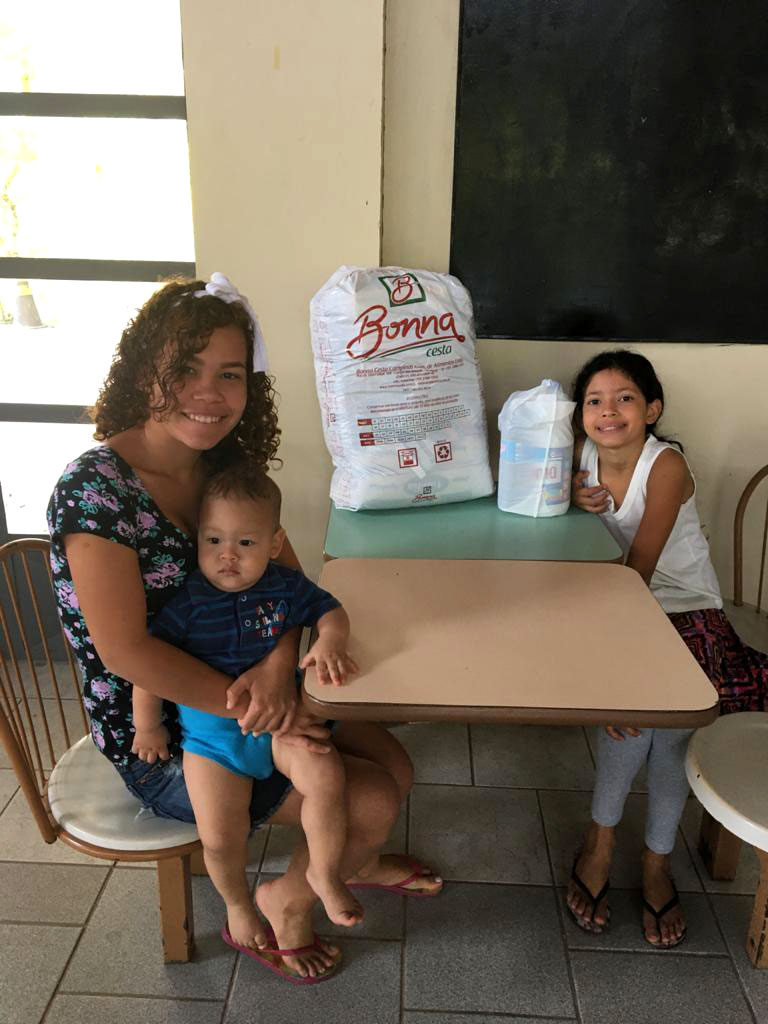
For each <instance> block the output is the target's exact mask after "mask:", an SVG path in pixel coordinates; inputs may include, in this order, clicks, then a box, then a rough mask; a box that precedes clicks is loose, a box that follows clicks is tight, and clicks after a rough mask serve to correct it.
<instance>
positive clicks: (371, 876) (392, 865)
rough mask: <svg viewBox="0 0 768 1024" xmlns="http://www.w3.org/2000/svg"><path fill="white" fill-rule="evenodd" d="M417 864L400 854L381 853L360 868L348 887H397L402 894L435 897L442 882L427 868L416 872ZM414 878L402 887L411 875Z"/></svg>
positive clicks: (441, 886) (349, 881)
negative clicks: (424, 894)
mask: <svg viewBox="0 0 768 1024" xmlns="http://www.w3.org/2000/svg"><path fill="white" fill-rule="evenodd" d="M415 865H417V862H416V861H414V859H413V858H412V857H409V856H407V855H406V854H402V853H383V854H381V855H380V856H378V857H377V858H376V860H374V861H372V862H371V863H370V864H366V865H365V867H364V868H361V869H360V871H358V873H357V874H356V875H353V876H352V878H350V879H349V880H348V884H349V885H397V886H400V887H401V888H402V889H403V891H404V892H415V893H426V894H427V895H430V896H432V895H435V894H436V893H438V892H440V890H441V889H442V888H443V880H442V878H441V877H440V875H436V874H434V873H433V872H432V871H431V870H430V869H429V868H427V867H424V868H423V869H422V871H420V872H417V871H416V867H415ZM413 874H416V878H414V879H412V880H411V881H409V882H408V884H407V885H405V886H404V885H403V884H402V883H403V881H404V880H405V879H407V878H409V877H410V876H411V875H413Z"/></svg>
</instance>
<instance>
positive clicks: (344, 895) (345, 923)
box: [307, 867, 364, 928]
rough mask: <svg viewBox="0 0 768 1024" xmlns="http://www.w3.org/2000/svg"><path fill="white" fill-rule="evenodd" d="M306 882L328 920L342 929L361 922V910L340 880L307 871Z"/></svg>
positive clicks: (309, 869) (352, 926)
mask: <svg viewBox="0 0 768 1024" xmlns="http://www.w3.org/2000/svg"><path fill="white" fill-rule="evenodd" d="M307 881H308V882H309V884H310V886H311V887H312V891H313V892H314V893H315V894H316V895H317V897H318V898H319V900H320V902H321V903H322V904H323V907H324V908H325V912H326V914H327V915H328V920H329V921H333V923H334V924H338V925H341V926H342V927H344V928H354V927H355V925H356V924H360V923H361V921H362V920H363V914H364V911H363V908H362V906H361V905H360V903H359V902H358V901H357V900H356V899H355V897H354V896H353V895H352V893H351V892H350V891H349V889H348V888H347V887H346V885H344V883H343V882H342V881H341V879H340V878H338V877H336V878H334V877H333V876H332V875H320V874H318V873H315V872H313V871H312V868H311V867H309V868H308V869H307Z"/></svg>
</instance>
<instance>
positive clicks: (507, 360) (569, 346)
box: [382, 0, 768, 594]
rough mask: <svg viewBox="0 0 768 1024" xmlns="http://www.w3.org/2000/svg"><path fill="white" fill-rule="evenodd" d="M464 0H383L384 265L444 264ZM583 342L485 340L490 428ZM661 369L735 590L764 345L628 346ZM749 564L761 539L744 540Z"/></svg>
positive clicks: (762, 412) (767, 456) (564, 376)
mask: <svg viewBox="0 0 768 1024" xmlns="http://www.w3.org/2000/svg"><path fill="white" fill-rule="evenodd" d="M458 11H459V0H418V3H414V2H413V0H388V2H387V54H386V74H385V83H386V96H385V123H386V132H385V161H384V169H385V176H384V221H383V245H382V257H383V260H384V262H385V263H393V264H400V265H403V266H423V267H426V268H428V269H432V270H447V269H448V263H449V246H450V214H451V184H452V175H453V140H454V120H455V96H456V69H457V53H458ZM607 347H613V346H606V345H599V344H595V343H586V342H584V343H581V342H543V341H536V342H534V341H500V340H494V341H489V340H486V341H481V342H480V344H479V351H480V361H481V366H482V372H483V379H484V381H485V386H486V399H487V404H488V415H489V425H490V431H491V438H492V440H494V439H495V437H496V434H497V431H496V417H497V415H498V411H499V409H500V407H501V405H502V403H503V402H504V399H505V398H506V397H507V395H508V394H509V392H510V391H516V390H519V389H521V388H528V387H532V386H533V385H534V384H538V382H539V381H540V380H541V379H542V378H543V377H555V378H558V379H559V380H561V381H562V382H563V384H566V385H567V383H568V382H569V381H570V380H571V379H572V378H573V376H574V374H575V372H576V371H577V370H578V368H579V367H580V366H581V364H582V363H583V362H585V360H587V359H588V358H589V357H590V356H591V355H593V354H594V353H595V352H597V351H599V350H600V349H601V348H607ZM633 347H634V348H636V349H637V350H638V351H640V352H642V353H643V354H644V355H646V356H647V357H648V358H649V359H650V360H651V361H652V362H653V364H654V366H655V367H656V370H657V372H658V374H659V377H660V378H661V380H662V383H663V384H664V388H665V392H666V396H667V407H666V413H665V415H664V420H663V426H664V430H665V432H666V433H667V434H671V435H674V436H676V437H678V438H679V439H680V440H681V441H682V443H683V445H684V446H685V450H686V454H687V455H688V458H689V459H690V461H691V464H692V466H693V469H694V473H695V475H696V478H697V481H698V488H699V490H698V502H699V512H700V514H701V517H702V520H703V522H704V524H705V528H706V530H707V532H708V534H709V537H710V543H711V546H712V557H713V561H714V563H715V568H716V569H717V571H718V574H719V576H720V581H721V584H722V586H723V590H724V592H726V593H729V594H730V592H731V585H732V584H731V571H732V569H731V534H732V524H733V513H734V509H735V506H736V502H737V500H738V496H739V494H740V492H741V490H742V488H743V486H744V484H745V483H746V482H747V480H748V479H749V477H750V476H751V475H752V473H753V472H754V471H755V470H756V469H758V468H759V467H760V466H762V465H764V464H765V463H766V462H768V401H767V400H766V390H767V388H768V346H765V345H755V346H750V345H711V344H710V345H693V344H691V345H682V344H658V343H656V344H642V345H640V344H639V345H634V346H633ZM749 552H750V559H749V560H751V561H755V560H756V558H757V554H758V545H757V542H756V541H755V542H754V543H753V544H752V545H751V547H750V549H749Z"/></svg>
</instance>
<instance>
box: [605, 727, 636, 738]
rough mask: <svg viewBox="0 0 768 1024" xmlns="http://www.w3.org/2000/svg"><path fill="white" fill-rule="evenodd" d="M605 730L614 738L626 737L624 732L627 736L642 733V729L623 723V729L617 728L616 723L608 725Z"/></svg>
mask: <svg viewBox="0 0 768 1024" xmlns="http://www.w3.org/2000/svg"><path fill="white" fill-rule="evenodd" d="M605 731H606V732H607V733H608V735H609V736H610V737H611V739H612V740H623V739H625V738H626V737H625V736H624V733H626V734H627V736H641V735H642V730H641V729H635V728H633V727H632V726H631V725H622V727H621V729H617V728H616V726H615V725H606V727H605Z"/></svg>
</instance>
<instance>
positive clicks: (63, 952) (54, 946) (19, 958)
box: [0, 924, 80, 1024]
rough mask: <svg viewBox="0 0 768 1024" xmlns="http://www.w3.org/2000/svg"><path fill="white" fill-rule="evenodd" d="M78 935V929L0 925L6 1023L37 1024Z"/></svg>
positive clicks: (1, 985)
mask: <svg viewBox="0 0 768 1024" xmlns="http://www.w3.org/2000/svg"><path fill="white" fill-rule="evenodd" d="M79 935H80V929H79V928H63V927H61V926H49V925H19V924H0V949H2V951H3V955H2V956H1V957H0V993H2V1009H1V1010H0V1013H2V1021H3V1024H37V1021H39V1020H40V1018H41V1017H42V1014H43V1012H44V1010H45V1008H46V1006H47V1005H48V1002H49V1000H50V998H51V996H52V995H53V993H54V991H55V989H56V984H57V982H58V980H59V977H60V976H61V972H62V971H63V970H64V967H65V965H66V963H67V960H68V959H69V956H70V954H71V952H72V950H73V948H74V945H75V943H76V942H77V940H78V937H79Z"/></svg>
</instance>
